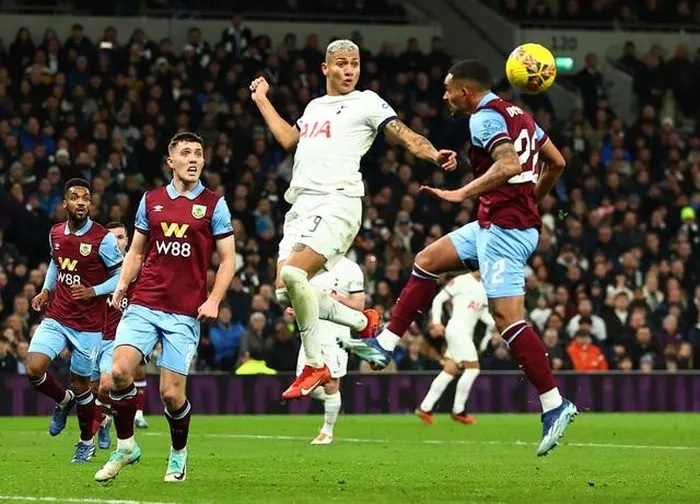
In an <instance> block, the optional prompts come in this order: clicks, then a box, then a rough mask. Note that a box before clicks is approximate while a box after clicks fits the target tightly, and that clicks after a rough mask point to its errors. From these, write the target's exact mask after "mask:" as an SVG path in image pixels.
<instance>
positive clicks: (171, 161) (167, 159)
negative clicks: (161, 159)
mask: <svg viewBox="0 0 700 504" xmlns="http://www.w3.org/2000/svg"><path fill="white" fill-rule="evenodd" d="M165 162H166V163H168V166H169V167H170V168H173V158H171V157H170V156H168V157H167V158H165Z"/></svg>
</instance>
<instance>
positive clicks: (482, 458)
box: [0, 413, 700, 504]
mask: <svg viewBox="0 0 700 504" xmlns="http://www.w3.org/2000/svg"><path fill="white" fill-rule="evenodd" d="M698 419H699V418H698V415H693V414H593V413H589V414H586V413H584V414H582V415H580V416H579V417H578V418H577V419H576V422H575V423H574V424H573V425H572V426H571V428H570V429H569V431H567V434H566V436H565V438H564V439H563V440H562V444H561V446H560V447H559V448H557V449H556V450H554V451H553V452H552V454H551V455H550V456H548V457H545V458H537V457H536V456H535V444H536V442H537V441H538V440H539V434H540V431H539V428H540V427H539V426H540V424H539V417H538V416H537V415H479V416H478V422H479V423H478V424H477V425H474V426H467V425H460V424H456V423H455V422H453V421H452V420H450V418H449V417H447V416H444V415H438V416H437V417H436V423H435V425H432V426H426V425H423V424H422V423H421V422H420V421H419V420H418V419H417V418H415V417H412V416H352V415H348V416H342V415H341V417H340V419H339V421H338V425H337V427H336V443H335V444H334V445H331V446H311V445H309V441H310V440H311V439H312V438H313V437H314V436H315V434H316V432H317V429H318V427H320V424H321V417H319V416H259V417H252V416H231V417H211V416H208V417H207V416H199V417H195V418H193V421H192V432H191V434H190V443H189V452H190V455H189V472H188V475H187V481H186V482H184V483H182V484H173V483H169V484H167V483H164V482H163V480H162V478H163V473H164V471H165V463H166V457H167V450H168V446H169V438H168V431H167V426H166V422H165V420H164V419H163V418H162V417H157V416H150V417H149V421H150V422H151V428H150V429H148V430H146V431H138V432H137V439H138V442H139V443H140V445H141V448H142V450H143V458H142V461H141V463H139V464H136V465H133V466H130V467H127V468H125V469H124V470H123V471H122V473H121V474H120V475H119V477H118V478H117V479H116V480H115V481H113V482H112V483H110V484H108V485H99V484H97V483H95V482H94V481H93V479H92V478H93V474H94V473H95V471H96V470H97V469H98V468H99V467H100V466H101V463H102V462H103V461H105V460H106V458H107V454H108V452H107V451H102V450H98V453H97V457H96V458H95V459H93V461H92V463H90V464H85V465H71V464H70V463H69V461H70V457H71V455H72V452H73V444H74V442H75V440H76V439H77V430H76V425H75V423H76V422H75V420H74V419H71V421H70V423H69V427H68V428H67V429H66V431H65V432H63V433H62V434H61V435H60V436H59V437H57V438H51V437H50V436H49V434H48V432H47V427H48V422H49V419H48V418H1V419H0V455H1V456H0V502H3V503H4V502H8V503H13V502H57V503H63V502H66V503H96V504H100V503H102V504H136V503H137V502H143V503H228V502H231V503H236V504H242V503H252V502H261V503H278V502H279V503H290V504H293V503H313V504H323V503H326V502H340V503H353V504H356V503H361V502H370V503H373V504H376V503H392V502H400V503H403V504H416V503H423V502H425V503H435V502H445V503H447V502H449V503H467V502H485V503H494V504H495V503H516V502H517V503H529V502H532V503H544V502H552V503H569V502H576V503H579V502H606V501H607V502H615V503H617V502H629V503H633V502H634V503H642V502H644V503H646V502H663V503H666V502H673V503H685V502H687V503H691V502H693V503H695V502H700V423H699V422H698ZM113 437H114V436H113ZM113 442H114V440H113Z"/></svg>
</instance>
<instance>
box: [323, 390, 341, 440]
mask: <svg viewBox="0 0 700 504" xmlns="http://www.w3.org/2000/svg"><path fill="white" fill-rule="evenodd" d="M341 404H342V400H341V398H340V391H338V392H336V393H335V394H326V400H325V401H324V402H323V409H324V414H323V427H322V428H321V432H322V433H323V434H325V435H327V436H331V437H332V436H333V427H334V426H335V422H336V421H337V420H338V414H339V413H340V406H341Z"/></svg>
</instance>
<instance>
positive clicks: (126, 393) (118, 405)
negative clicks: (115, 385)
mask: <svg viewBox="0 0 700 504" xmlns="http://www.w3.org/2000/svg"><path fill="white" fill-rule="evenodd" d="M109 397H110V398H111V399H112V416H113V417H114V428H115V429H116V430H117V438H118V439H129V438H130V437H133V436H134V417H135V416H136V388H135V387H134V384H133V383H130V384H129V385H128V386H126V387H124V388H123V389H121V390H112V392H111V393H110V394H109Z"/></svg>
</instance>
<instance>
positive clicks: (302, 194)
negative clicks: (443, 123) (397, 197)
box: [250, 40, 457, 399]
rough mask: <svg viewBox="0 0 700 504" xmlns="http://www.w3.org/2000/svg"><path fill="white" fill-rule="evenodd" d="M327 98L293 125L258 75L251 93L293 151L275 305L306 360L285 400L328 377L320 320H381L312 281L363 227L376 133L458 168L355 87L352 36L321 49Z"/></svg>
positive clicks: (451, 156) (364, 331) (362, 327)
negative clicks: (287, 310) (365, 164)
mask: <svg viewBox="0 0 700 504" xmlns="http://www.w3.org/2000/svg"><path fill="white" fill-rule="evenodd" d="M321 70H322V72H323V75H324V76H325V77H326V92H327V94H326V95H325V96H322V97H319V98H315V99H313V100H311V102H309V104H308V105H307V106H306V109H305V110H304V113H303V115H302V117H301V118H300V119H299V120H297V121H296V124H295V125H294V126H292V125H291V124H289V123H288V122H287V121H285V120H284V119H283V118H282V117H281V116H280V115H279V114H278V113H277V111H276V110H275V108H274V107H273V105H272V104H271V103H270V101H269V99H268V98H267V92H268V90H269V84H268V83H267V81H266V80H265V78H264V77H258V78H257V79H255V80H254V81H253V82H252V83H251V85H250V90H251V97H252V99H253V101H254V102H255V104H256V105H257V107H258V109H259V110H260V113H261V114H262V116H263V118H264V120H265V122H266V123H267V126H268V127H269V128H270V131H271V132H272V134H273V135H274V137H275V139H276V140H277V141H278V142H279V143H280V144H281V145H282V147H284V148H285V149H287V150H290V151H291V150H294V149H296V151H295V154H294V169H293V175H292V181H291V183H290V187H289V190H288V191H287V193H286V194H285V199H286V200H287V202H289V203H291V204H292V208H291V209H290V210H289V212H288V213H287V215H286V217H285V221H284V236H283V237H282V240H281V242H280V245H279V256H278V269H277V281H276V289H277V291H276V294H277V299H278V301H279V303H280V304H281V305H282V306H285V307H289V306H291V307H293V308H294V312H295V314H296V318H297V322H298V323H299V330H300V332H301V339H302V342H303V343H304V354H305V359H306V365H305V366H304V369H303V371H302V372H301V374H300V375H299V376H298V377H297V379H296V380H295V381H294V383H292V385H291V386H290V387H289V388H288V389H287V390H286V391H285V392H284V393H283V394H282V398H283V399H297V398H299V397H302V396H307V395H309V394H310V393H311V391H312V390H314V389H315V388H316V387H317V386H318V385H323V384H324V383H327V382H328V381H330V379H331V375H330V371H329V369H328V366H326V365H325V364H324V362H323V358H322V354H321V331H322V330H321V326H320V324H319V320H320V319H325V320H332V321H334V322H337V323H340V324H342V325H345V326H348V327H350V328H351V329H353V330H355V331H357V332H359V333H360V335H361V336H364V335H367V336H369V335H372V334H373V333H374V332H375V331H376V329H377V328H378V325H379V316H378V314H377V313H376V312H375V311H374V310H366V311H365V312H364V313H363V312H361V311H357V310H354V309H352V308H350V307H348V306H345V305H343V304H341V303H339V302H338V301H336V300H334V299H333V298H331V297H329V296H328V295H327V294H324V293H322V292H320V291H316V290H315V289H314V288H313V287H311V284H310V283H309V280H310V279H311V278H313V276H314V275H316V274H317V273H318V272H319V271H321V270H323V269H326V270H328V269H331V268H333V266H334V265H335V264H336V263H337V262H338V261H339V260H340V259H341V258H342V257H344V256H345V254H346V252H347V251H348V249H349V248H350V245H351V244H352V242H353V240H354V239H355V236H356V235H357V233H358V231H359V229H360V222H361V219H362V197H363V196H364V194H365V188H364V184H363V182H362V175H361V174H360V159H361V158H362V156H364V154H365V153H366V152H367V150H369V148H370V146H371V145H372V143H373V142H374V139H375V138H376V136H377V133H378V132H379V131H384V132H385V134H386V135H387V137H388V138H389V140H392V141H394V142H396V143H399V144H401V145H403V146H404V147H405V148H406V149H408V150H409V151H410V152H411V153H412V154H413V155H415V156H416V157H418V158H419V159H422V160H425V161H431V162H433V163H435V164H437V165H439V166H441V167H442V168H444V169H446V170H452V169H454V168H455V167H456V166H457V156H456V153H455V152H453V151H449V150H440V151H438V150H437V149H435V147H433V145H432V144H431V143H430V141H428V140H427V139H426V138H425V137H423V136H421V135H419V134H417V133H415V132H413V131H412V130H410V129H409V128H408V127H407V126H406V125H404V124H403V123H402V122H401V121H400V120H399V119H398V118H397V115H396V112H395V111H394V110H393V109H392V108H391V106H390V105H389V104H388V103H387V102H385V101H384V100H383V99H382V98H380V97H379V96H378V95H377V94H376V93H374V92H373V91H358V90H356V89H355V86H356V85H357V81H358V79H359V77H360V51H359V48H358V47H357V45H355V44H354V43H353V42H352V41H350V40H336V41H335V42H332V43H331V44H330V45H329V46H328V47H327V49H326V58H325V61H324V62H323V64H322V66H321Z"/></svg>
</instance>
